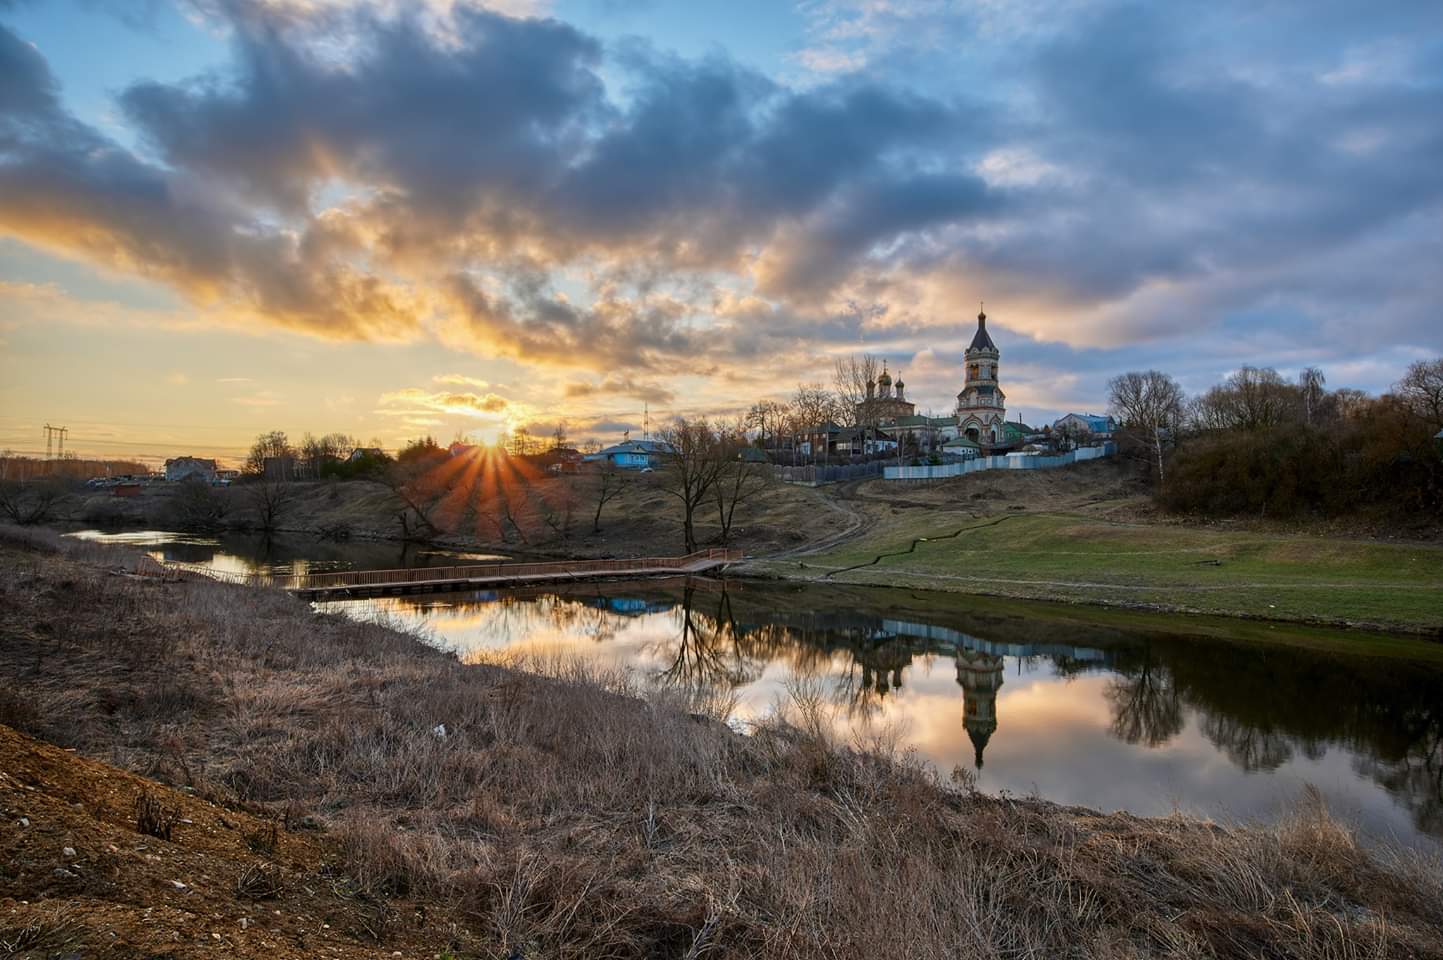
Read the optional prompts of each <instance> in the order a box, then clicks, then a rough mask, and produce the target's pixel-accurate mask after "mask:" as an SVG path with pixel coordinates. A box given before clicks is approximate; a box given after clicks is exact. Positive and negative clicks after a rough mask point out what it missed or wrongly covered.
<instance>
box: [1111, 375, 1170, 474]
mask: <svg viewBox="0 0 1443 960" xmlns="http://www.w3.org/2000/svg"><path fill="white" fill-rule="evenodd" d="M1107 395H1108V404H1109V407H1110V409H1111V412H1112V414H1113V415H1114V416H1115V417H1117V419H1118V421H1119V422H1120V423H1121V424H1122V425H1123V427H1124V428H1125V430H1126V431H1127V433H1128V434H1129V437H1128V439H1130V440H1132V441H1133V442H1134V443H1137V444H1138V445H1139V446H1140V447H1141V448H1142V449H1146V450H1147V451H1149V457H1148V459H1149V461H1150V463H1151V466H1153V467H1156V469H1157V482H1158V483H1159V484H1161V483H1162V482H1163V479H1164V464H1163V453H1164V450H1165V448H1166V446H1167V444H1168V443H1170V442H1171V439H1172V437H1173V436H1174V435H1175V434H1176V431H1177V429H1178V426H1179V425H1180V424H1181V423H1182V415H1183V403H1184V399H1185V398H1184V395H1183V392H1182V387H1181V386H1179V385H1178V382H1177V381H1176V380H1174V379H1173V378H1172V377H1170V376H1168V375H1167V374H1165V373H1163V372H1162V371H1160V370H1145V371H1142V372H1137V371H1132V372H1129V373H1124V374H1122V375H1120V376H1116V377H1113V378H1112V380H1111V381H1109V383H1108V385H1107Z"/></svg>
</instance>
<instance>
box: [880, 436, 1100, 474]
mask: <svg viewBox="0 0 1443 960" xmlns="http://www.w3.org/2000/svg"><path fill="white" fill-rule="evenodd" d="M1116 452H1117V444H1115V443H1112V442H1111V441H1109V442H1107V443H1104V444H1103V445H1102V446H1100V447H1078V448H1077V449H1076V450H1073V451H1071V452H1069V453H1059V454H1057V455H1056V456H1052V457H1045V456H1042V455H1037V456H1020V457H976V458H974V459H972V460H963V461H962V462H961V463H940V464H935V465H929V466H922V467H887V468H886V469H885V470H884V471H883V472H882V476H883V477H884V478H885V479H887V480H942V479H944V478H946V477H960V476H962V475H963V474H966V473H976V472H978V471H979V470H1051V469H1052V468H1054V467H1065V466H1067V465H1068V464H1070V463H1081V462H1082V461H1084V460H1096V459H1098V458H1099V457H1110V456H1112V455H1113V454H1114V453H1116Z"/></svg>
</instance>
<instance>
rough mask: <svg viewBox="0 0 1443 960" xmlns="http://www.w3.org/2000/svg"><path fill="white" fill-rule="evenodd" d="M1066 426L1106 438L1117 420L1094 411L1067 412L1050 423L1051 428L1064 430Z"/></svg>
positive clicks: (1115, 427) (1110, 434)
mask: <svg viewBox="0 0 1443 960" xmlns="http://www.w3.org/2000/svg"><path fill="white" fill-rule="evenodd" d="M1068 427H1071V428H1072V429H1074V430H1080V431H1082V432H1083V433H1090V434H1092V435H1093V436H1094V437H1097V438H1098V439H1106V438H1108V437H1111V436H1112V434H1113V432H1114V431H1115V430H1116V429H1117V421H1116V420H1114V419H1112V418H1111V417H1102V416H1098V415H1097V414H1095V413H1069V414H1068V415H1067V416H1065V417H1063V418H1061V419H1060V420H1058V421H1057V422H1056V423H1054V424H1053V425H1052V429H1053V430H1065V429H1067V428H1068Z"/></svg>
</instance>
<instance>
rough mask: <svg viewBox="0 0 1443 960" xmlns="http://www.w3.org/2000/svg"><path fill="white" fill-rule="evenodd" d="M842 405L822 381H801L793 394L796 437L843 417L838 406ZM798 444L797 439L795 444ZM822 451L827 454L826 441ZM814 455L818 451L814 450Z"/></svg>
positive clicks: (793, 428)
mask: <svg viewBox="0 0 1443 960" xmlns="http://www.w3.org/2000/svg"><path fill="white" fill-rule="evenodd" d="M840 406H842V404H841V402H840V401H839V400H838V398H837V395H836V394H835V393H833V392H832V391H830V390H828V389H827V388H826V387H825V386H823V385H822V384H820V383H799V384H797V390H796V392H795V393H793V394H792V416H791V421H792V430H793V434H794V437H795V436H796V435H799V434H801V433H803V432H805V433H807V434H808V435H812V434H815V433H816V432H817V430H818V428H823V427H825V426H826V425H827V423H829V422H831V421H834V420H839V419H842V416H841V414H840V412H839V410H838V408H839V407H840ZM795 445H796V442H795V440H794V441H793V446H795ZM822 446H823V450H822V453H823V455H824V456H825V454H826V449H825V448H826V443H825V441H824V442H823V444H822ZM812 455H813V457H815V456H816V451H815V450H813V451H812Z"/></svg>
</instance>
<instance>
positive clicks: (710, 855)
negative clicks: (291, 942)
mask: <svg viewBox="0 0 1443 960" xmlns="http://www.w3.org/2000/svg"><path fill="white" fill-rule="evenodd" d="M0 536H3V532H0ZM0 611H3V612H0V629H3V631H4V637H5V642H4V643H3V645H0V670H3V671H4V676H5V680H6V682H7V683H9V684H12V685H14V682H15V681H16V680H22V681H24V684H25V689H27V690H29V691H30V695H31V696H32V697H33V698H34V700H35V702H36V703H37V704H39V705H41V707H42V709H41V710H39V711H38V712H37V713H35V714H34V715H33V717H32V719H31V720H30V721H29V722H30V724H31V725H32V727H33V728H34V729H33V730H32V731H31V732H35V731H36V730H38V731H39V732H38V735H40V736H46V737H48V738H50V739H52V740H56V741H58V742H61V743H63V744H65V745H68V746H74V747H77V748H79V749H81V750H82V751H84V752H87V753H91V754H94V755H101V756H104V757H106V758H108V759H112V761H113V762H120V763H122V764H124V765H128V766H130V767H132V768H133V769H137V770H144V771H147V772H152V773H153V775H155V776H158V777H160V778H162V779H169V780H171V781H172V782H177V783H183V782H186V781H187V780H189V781H190V782H191V785H192V786H193V789H194V790H195V791H196V792H198V793H201V794H202V795H206V794H210V795H214V796H215V797H217V798H220V799H224V800H225V801H227V802H230V803H234V804H243V805H250V806H252V807H257V808H265V809H269V810H271V811H273V812H274V813H275V814H277V815H278V814H280V813H281V812H282V811H288V814H287V822H290V820H291V819H292V817H293V816H297V812H298V811H310V812H312V813H313V814H314V815H315V816H316V817H318V818H319V819H320V820H321V821H323V822H324V823H326V824H327V825H328V828H329V832H330V836H331V837H332V838H333V839H334V842H335V844H336V847H337V851H338V855H339V863H338V868H339V870H340V871H341V876H339V877H338V879H337V883H338V884H339V885H342V886H343V887H344V889H345V890H346V891H348V895H349V896H354V897H356V898H362V899H364V900H365V902H366V903H367V904H368V911H367V914H366V915H367V916H372V914H374V923H373V924H372V923H371V922H370V921H368V922H367V923H366V924H363V925H362V926H374V927H375V929H374V930H368V929H358V930H357V931H355V935H356V936H357V938H358V942H359V941H364V940H365V939H366V938H367V937H370V938H372V939H374V940H379V939H380V938H381V936H382V935H383V933H384V931H385V929H386V928H387V925H388V924H390V923H392V922H393V919H394V918H392V917H391V914H390V913H389V912H388V910H389V907H388V906H387V904H388V903H389V902H390V901H391V900H392V898H396V897H406V898H409V899H411V900H414V901H417V902H420V903H423V904H426V905H429V909H430V911H431V914H430V916H431V918H432V919H431V921H430V922H432V923H434V924H435V925H436V926H437V928H438V929H442V928H445V929H449V930H451V936H452V939H453V940H454V941H455V943H456V945H457V947H456V953H457V956H460V957H498V958H499V957H509V956H524V957H537V958H540V957H547V958H553V957H554V958H563V957H587V958H591V957H753V956H769V957H802V958H809V957H853V956H894V955H904V956H908V957H958V956H963V957H998V958H1002V957H1008V958H1019V957H1048V958H1051V957H1099V958H1103V957H1106V958H1129V957H1213V956H1221V957H1257V956H1265V957H1329V958H1331V957H1339V958H1344V957H1348V958H1351V957H1440V956H1443V880H1440V877H1443V869H1440V864H1439V863H1437V862H1436V861H1435V860H1430V859H1428V858H1427V857H1425V856H1423V855H1421V854H1416V853H1408V852H1403V851H1380V850H1376V849H1369V848H1366V847H1364V846H1362V845H1360V844H1359V843H1358V842H1357V840H1356V838H1355V837H1354V835H1353V833H1352V832H1351V831H1350V830H1349V829H1347V828H1346V827H1345V826H1344V825H1342V824H1340V823H1339V822H1338V821H1336V820H1334V819H1333V818H1332V817H1330V816H1329V814H1328V812H1327V811H1326V809H1325V808H1324V807H1323V805H1322V803H1321V800H1320V799H1319V798H1318V797H1317V796H1316V794H1310V795H1308V796H1305V797H1304V798H1303V802H1301V803H1299V804H1298V805H1297V808H1296V811H1295V813H1294V815H1293V816H1292V818H1290V819H1289V820H1287V821H1286V822H1282V823H1278V824H1273V825H1267V826H1255V827H1223V826H1219V825H1216V824H1212V823H1208V822H1203V821H1198V820H1192V819H1187V818H1183V817H1170V818H1163V819H1144V818H1138V817H1132V816H1127V815H1123V814H1111V815H1103V814H1099V813H1096V812H1093V811H1088V810H1081V809H1070V808H1061V807H1057V806H1055V805H1052V804H1048V803H1043V802H1038V801H1019V800H1015V799H997V798H991V797H985V796H981V795H977V794H975V793H973V792H971V791H970V790H969V789H967V786H966V784H965V783H964V784H961V785H956V784H951V783H948V782H945V781H943V780H942V779H941V778H939V777H938V776H936V775H935V774H934V773H933V772H932V771H930V770H929V769H928V768H926V767H924V766H922V765H921V764H920V763H918V762H916V761H915V760H913V759H911V758H909V757H908V756H907V755H905V754H900V753H898V752H896V751H895V750H892V749H889V748H888V746H887V745H886V744H885V742H883V743H878V744H873V745H871V746H870V748H869V749H867V750H861V749H857V748H856V747H854V746H852V745H845V744H838V743H834V742H832V741H831V740H830V739H829V738H828V735H827V733H826V731H827V730H828V729H829V724H828V723H827V722H826V718H825V716H824V715H823V713H822V710H823V709H824V708H823V707H822V705H821V701H820V698H817V697H816V696H814V695H813V692H812V691H809V690H808V689H806V688H805V687H800V688H798V689H797V690H795V691H794V692H793V696H792V697H791V699H790V703H789V704H788V705H787V706H786V707H785V708H783V709H780V710H779V711H778V713H777V716H775V717H774V718H773V719H772V720H770V721H769V722H767V723H764V724H762V725H761V726H760V727H759V728H757V729H756V730H755V731H754V732H753V733H752V734H751V735H750V736H740V735H738V734H736V733H734V732H733V731H732V730H731V729H729V728H728V727H727V726H726V725H725V724H724V723H720V722H717V719H716V718H717V715H719V714H724V713H725V711H726V709H727V702H726V698H724V697H723V698H714V697H712V696H710V695H709V694H707V693H706V692H705V691H700V692H692V693H685V692H677V691H658V690H653V689H650V688H648V687H647V686H646V685H645V684H642V683H640V682H639V681H638V680H637V679H636V678H635V677H634V676H631V675H628V674H625V673H614V674H593V673H590V672H588V671H587V670H586V669H585V668H583V667H581V666H579V665H577V664H575V663H567V662H553V663H550V664H542V663H537V662H532V663H530V664H528V665H527V666H529V667H530V668H531V671H530V672H528V671H523V670H518V669H514V665H512V666H500V665H497V664H484V663H477V664H466V663H461V662H459V661H458V660H457V659H455V658H454V657H453V656H450V655H448V654H446V653H444V652H442V651H439V650H436V649H434V648H432V647H429V646H426V645H424V644H422V643H419V642H418V641H417V640H416V639H415V638H414V637H411V636H407V635H404V634H402V633H399V632H397V631H395V630H393V629H390V628H388V627H386V626H383V625H378V624H358V623H353V622H351V621H348V620H344V619H342V618H340V617H336V616H329V615H316V614H313V613H311V612H310V611H309V609H308V608H307V607H306V606H305V605H304V604H302V603H300V602H298V601H295V600H293V599H291V598H289V597H287V596H284V595H282V594H279V593H272V592H261V591H247V590H245V589H243V588H235V587H228V586H223V585H217V584H205V583H168V584H161V583H154V582H148V581H138V580H134V579H131V578H126V577H121V576H115V575H112V574H110V573H108V572H107V571H106V570H105V569H104V568H103V567H101V566H97V565H96V564H94V563H93V562H89V561H81V560H76V559H73V558H71V557H68V556H65V555H60V554H50V555H43V554H39V553H36V552H34V551H32V550H26V551H24V552H20V551H16V550H13V549H12V550H8V551H0ZM42 624H48V627H47V628H46V629H41V625H42ZM537 669H544V670H545V671H546V674H549V675H545V674H543V673H538V672H535V671H536V670H537ZM438 724H444V725H445V727H446V734H445V736H444V737H442V736H438V735H437V734H436V733H435V732H434V728H435V727H436V726H437V725H438ZM182 832H183V831H182ZM256 869H257V870H263V869H267V868H263V867H257V868H256ZM275 876H276V877H277V878H278V877H279V874H276V875H275ZM252 879H253V881H254V883H255V884H257V885H259V884H261V883H262V882H263V881H262V880H261V879H258V878H252ZM246 886H247V890H246V891H238V892H239V893H241V894H243V895H245V896H254V895H255V894H254V893H250V892H248V891H249V890H250V889H251V882H249V881H248V882H247V885H246ZM257 889H259V886H257Z"/></svg>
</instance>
